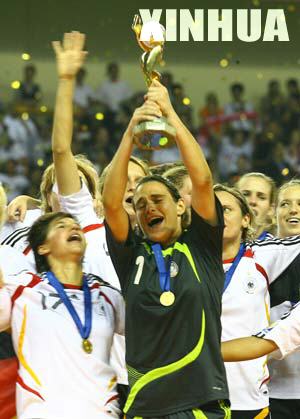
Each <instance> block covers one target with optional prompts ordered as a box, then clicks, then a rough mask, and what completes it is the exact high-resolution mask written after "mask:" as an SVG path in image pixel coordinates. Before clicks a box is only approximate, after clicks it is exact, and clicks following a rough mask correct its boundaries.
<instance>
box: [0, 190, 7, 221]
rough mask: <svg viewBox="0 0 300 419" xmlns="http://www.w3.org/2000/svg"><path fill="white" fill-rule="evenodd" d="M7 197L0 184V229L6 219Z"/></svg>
mask: <svg viewBox="0 0 300 419" xmlns="http://www.w3.org/2000/svg"><path fill="white" fill-rule="evenodd" d="M6 205H7V197H6V193H5V190H4V188H3V186H2V185H1V182H0V228H1V227H2V226H3V224H4V221H5V217H6Z"/></svg>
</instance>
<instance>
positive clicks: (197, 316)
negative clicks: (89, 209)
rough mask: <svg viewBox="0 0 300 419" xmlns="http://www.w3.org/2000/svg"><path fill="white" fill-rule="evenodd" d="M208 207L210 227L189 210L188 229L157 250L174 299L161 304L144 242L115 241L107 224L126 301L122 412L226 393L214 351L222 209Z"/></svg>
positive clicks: (153, 411)
mask: <svg viewBox="0 0 300 419" xmlns="http://www.w3.org/2000/svg"><path fill="white" fill-rule="evenodd" d="M216 201H217V200H216ZM216 205H217V214H218V225H217V226H215V227H213V226H211V225H209V224H208V223H206V222H205V221H204V220H203V219H202V218H201V217H200V216H199V215H198V214H196V213H195V212H194V211H193V210H192V221H191V225H190V226H189V228H188V229H187V230H185V231H184V232H183V233H182V235H181V236H180V237H179V238H178V240H177V241H176V242H175V244H173V246H171V247H169V248H166V249H164V250H163V255H164V257H165V258H169V257H171V260H172V263H171V291H172V292H173V293H174V294H175V302H174V303H173V305H171V306H169V307H165V306H163V305H162V304H161V303H160V295H161V293H162V290H161V288H160V282H159V273H158V269H157V267H156V262H155V257H154V254H153V252H152V249H151V243H149V242H142V241H141V240H138V239H137V238H136V236H135V235H134V234H133V233H132V231H130V233H129V237H128V240H127V241H126V243H123V244H120V243H117V242H116V241H115V240H114V239H113V237H112V234H111V232H110V229H109V227H108V226H107V230H106V231H107V233H106V234H107V243H108V248H109V252H110V255H111V258H112V261H113V264H114V266H115V269H116V272H117V274H118V276H119V279H120V283H121V287H122V290H123V293H124V297H125V301H126V327H125V337H126V362H127V367H128V375H129V385H130V394H129V396H128V399H127V402H126V405H125V408H124V412H125V413H128V415H130V416H162V415H167V414H172V413H175V412H178V411H182V410H185V409H189V408H194V407H199V406H201V405H203V404H206V403H208V402H211V401H214V400H221V399H228V398H229V397H228V390H227V383H226V374H225V369H224V364H223V360H222V357H221V352H220V335H221V322H220V316H221V296H222V290H223V285H224V272H223V267H222V241H223V227H224V226H223V210H222V207H221V205H220V203H219V202H218V201H217V204H216Z"/></svg>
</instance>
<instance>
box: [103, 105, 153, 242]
mask: <svg viewBox="0 0 300 419" xmlns="http://www.w3.org/2000/svg"><path fill="white" fill-rule="evenodd" d="M160 116H161V111H160V109H159V107H158V105H157V104H156V103H154V102H151V101H146V102H145V103H144V105H143V106H141V107H140V108H137V109H136V110H135V112H134V114H133V116H132V118H131V120H130V122H129V125H128V127H127V129H126V131H125V133H124V135H123V138H122V140H121V143H120V146H119V148H118V150H117V152H116V154H115V155H114V158H113V159H112V161H111V163H110V167H109V169H108V172H107V174H106V177H105V182H104V188H103V194H102V200H103V207H104V212H105V219H106V222H107V223H108V225H109V227H110V229H111V230H112V233H113V235H114V237H115V239H116V240H117V241H119V242H124V241H125V240H126V239H127V236H128V230H129V219H128V215H127V213H126V211H125V210H124V208H123V197H124V194H125V191H126V185H127V179H128V163H129V158H130V156H131V153H132V149H133V142H132V140H133V128H134V127H135V126H136V125H137V124H138V123H139V122H141V121H152V120H153V119H154V118H155V117H160Z"/></svg>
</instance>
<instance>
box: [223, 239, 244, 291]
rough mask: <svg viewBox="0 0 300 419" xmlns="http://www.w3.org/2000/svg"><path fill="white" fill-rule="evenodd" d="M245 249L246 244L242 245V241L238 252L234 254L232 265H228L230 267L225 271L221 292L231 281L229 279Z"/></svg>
mask: <svg viewBox="0 0 300 419" xmlns="http://www.w3.org/2000/svg"><path fill="white" fill-rule="evenodd" d="M245 250H246V246H245V245H244V243H242V244H241V245H240V250H239V252H238V254H237V255H236V257H235V259H234V261H233V262H232V265H231V266H230V268H229V269H228V271H227V272H226V273H225V282H224V288H223V293H224V292H225V291H226V289H227V287H228V285H229V284H230V282H231V279H232V277H233V274H234V272H235V270H236V268H237V266H238V264H239V262H240V260H241V259H242V257H243V255H244V253H245Z"/></svg>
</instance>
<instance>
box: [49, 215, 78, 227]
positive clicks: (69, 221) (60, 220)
mask: <svg viewBox="0 0 300 419" xmlns="http://www.w3.org/2000/svg"><path fill="white" fill-rule="evenodd" d="M58 224H71V225H72V224H77V225H79V223H78V222H77V221H76V220H74V219H73V218H71V217H62V218H57V219H56V220H53V221H52V222H51V223H50V228H51V227H55V226H56V225H58Z"/></svg>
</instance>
